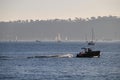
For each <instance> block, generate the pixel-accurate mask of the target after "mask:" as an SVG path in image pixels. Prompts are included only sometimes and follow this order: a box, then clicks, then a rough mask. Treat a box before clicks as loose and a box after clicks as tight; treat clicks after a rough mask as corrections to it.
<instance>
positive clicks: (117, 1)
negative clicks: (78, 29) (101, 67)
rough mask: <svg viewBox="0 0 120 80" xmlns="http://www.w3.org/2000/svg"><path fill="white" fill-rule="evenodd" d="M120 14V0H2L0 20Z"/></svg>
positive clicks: (0, 2)
mask: <svg viewBox="0 0 120 80" xmlns="http://www.w3.org/2000/svg"><path fill="white" fill-rule="evenodd" d="M109 15H113V16H120V0H0V21H9V20H19V19H20V20H26V19H33V20H35V19H55V18H59V19H68V18H72V19H74V18H75V17H81V18H87V17H92V16H94V17H97V16H109Z"/></svg>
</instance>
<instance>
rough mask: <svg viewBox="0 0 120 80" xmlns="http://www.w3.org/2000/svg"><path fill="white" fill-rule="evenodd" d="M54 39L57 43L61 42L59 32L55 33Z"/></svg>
mask: <svg viewBox="0 0 120 80" xmlns="http://www.w3.org/2000/svg"><path fill="white" fill-rule="evenodd" d="M55 40H56V41H57V42H58V43H60V42H62V41H61V35H60V33H58V34H57V36H56V38H55Z"/></svg>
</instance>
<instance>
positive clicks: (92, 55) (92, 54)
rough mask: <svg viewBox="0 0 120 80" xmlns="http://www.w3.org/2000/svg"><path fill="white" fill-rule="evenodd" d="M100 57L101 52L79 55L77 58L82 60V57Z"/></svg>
mask: <svg viewBox="0 0 120 80" xmlns="http://www.w3.org/2000/svg"><path fill="white" fill-rule="evenodd" d="M95 56H97V57H100V51H91V52H85V53H81V52H80V53H79V54H77V55H76V57H78V58H82V57H90V58H91V57H95Z"/></svg>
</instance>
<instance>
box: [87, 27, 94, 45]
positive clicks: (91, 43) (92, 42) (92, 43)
mask: <svg viewBox="0 0 120 80" xmlns="http://www.w3.org/2000/svg"><path fill="white" fill-rule="evenodd" d="M94 38H95V36H94V29H93V28H92V40H91V41H88V45H95V42H94V41H93V40H94Z"/></svg>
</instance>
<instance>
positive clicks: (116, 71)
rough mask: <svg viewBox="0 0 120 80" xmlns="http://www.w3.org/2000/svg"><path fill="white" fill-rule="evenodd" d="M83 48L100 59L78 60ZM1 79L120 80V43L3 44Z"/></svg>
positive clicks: (0, 47) (0, 44)
mask: <svg viewBox="0 0 120 80" xmlns="http://www.w3.org/2000/svg"><path fill="white" fill-rule="evenodd" d="M83 47H91V48H92V49H94V50H100V51H101V56H100V58H97V57H95V58H76V57H75V56H76V54H77V53H79V52H80V51H81V48H83ZM0 80H120V42H97V43H96V45H95V46H87V44H86V43H85V42H61V43H57V42H0Z"/></svg>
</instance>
